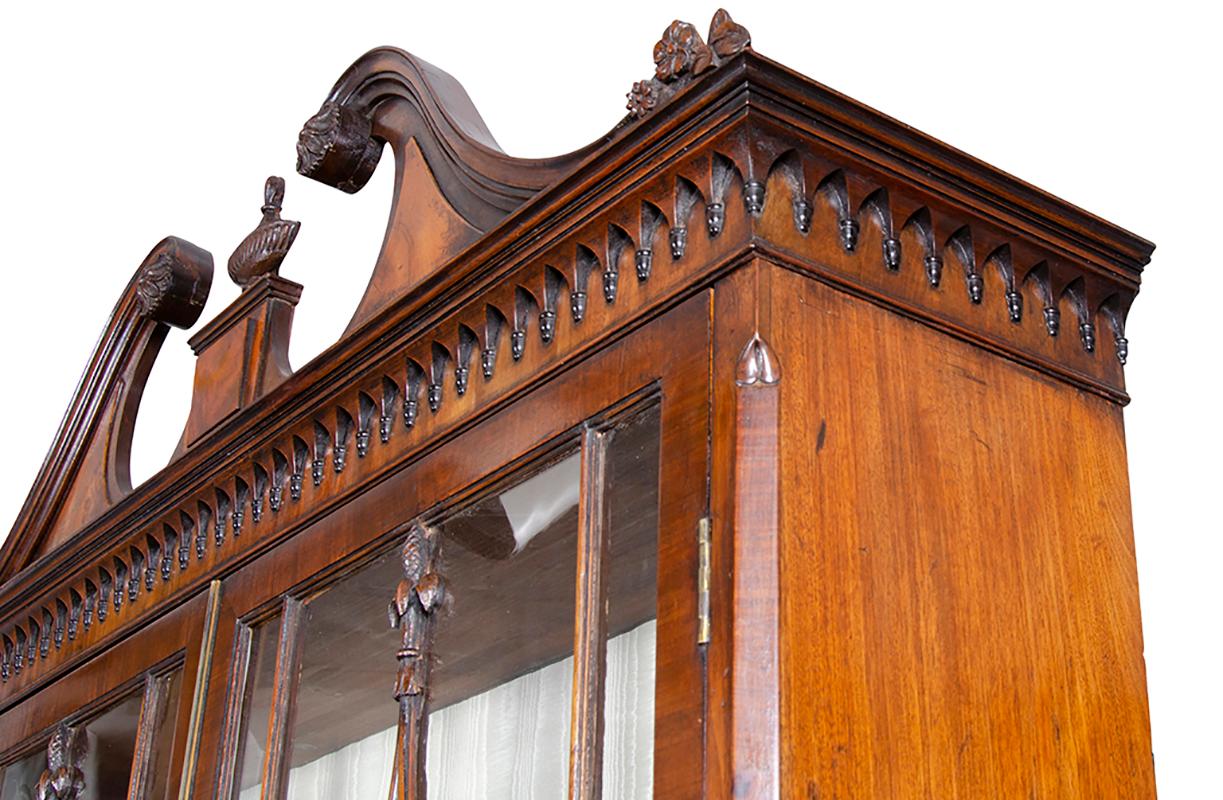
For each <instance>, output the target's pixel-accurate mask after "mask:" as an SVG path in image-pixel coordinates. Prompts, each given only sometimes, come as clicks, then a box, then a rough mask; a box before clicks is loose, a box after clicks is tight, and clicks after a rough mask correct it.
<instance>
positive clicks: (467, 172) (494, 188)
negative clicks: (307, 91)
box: [297, 47, 613, 329]
mask: <svg viewBox="0 0 1223 800" xmlns="http://www.w3.org/2000/svg"><path fill="white" fill-rule="evenodd" d="M612 136H613V134H611V133H609V134H608V135H607V136H604V137H603V138H601V139H599V140H598V141H596V142H594V143H592V144H590V145H588V146H587V147H584V148H582V149H580V150H576V151H574V152H572V153H569V154H567V155H562V156H557V157H555V158H542V159H540V158H514V157H512V156H508V155H506V154H505V153H504V152H502V151H501V149H500V147H498V145H497V142H496V140H495V139H493V136H492V134H491V133H489V131H488V128H487V127H486V126H485V124H484V121H483V119H481V117H480V114H479V112H478V111H476V109H475V106H474V105H472V102H471V98H470V97H468V95H467V92H466V91H465V90H464V89H463V87H462V86H461V85H460V84H459V83H458V81H456V80H455V79H454V78H452V77H451V76H450V75H448V74H446V73H445V72H443V71H442V70H440V69H438V68H437V67H434V66H433V65H431V64H429V63H427V62H425V61H423V60H421V59H419V58H417V57H415V56H413V55H412V54H410V53H407V52H405V51H403V50H400V49H398V48H393V47H380V48H377V49H374V50H371V51H370V52H368V53H366V54H365V55H364V56H362V57H361V58H359V59H357V61H356V62H355V63H354V64H353V65H352V66H351V67H349V68H348V69H347V70H346V71H345V72H344V74H343V75H342V76H340V79H339V80H338V81H337V82H336V84H335V86H334V87H333V88H332V90H331V92H330V93H329V94H328V95H327V99H326V100H324V101H323V105H322V107H321V108H320V109H319V110H318V112H317V113H316V114H315V115H314V116H312V117H311V118H310V119H309V120H307V122H306V124H305V126H304V127H303V128H302V130H301V133H300V135H299V136H298V142H297V171H298V172H299V173H301V174H302V175H304V176H306V177H308V178H313V179H315V180H317V181H320V182H322V183H325V184H327V185H329V186H334V187H335V188H337V189H340V190H342V191H345V192H349V193H353V192H357V191H360V190H361V188H362V187H363V186H365V184H366V182H367V181H368V180H369V178H370V176H371V175H372V174H373V172H374V168H375V167H376V166H377V165H378V161H379V159H380V157H381V153H382V149H383V146H384V145H386V146H389V147H390V149H391V152H392V153H393V154H394V157H395V191H394V196H393V198H392V201H391V214H390V220H389V221H388V223H387V230H386V236H385V238H384V240H383V245H382V251H381V253H380V254H379V256H378V260H377V263H376V264H375V266H374V271H373V275H372V276H371V278H370V282H369V286H368V287H367V289H366V292H365V295H364V297H362V299H361V302H360V304H359V305H358V307H357V310H356V312H355V313H354V315H353V318H352V321H351V322H350V323H349V328H350V329H351V328H355V327H357V326H359V325H360V324H361V323H363V322H365V321H366V320H368V319H369V318H370V317H372V316H373V315H374V314H375V313H376V312H377V311H379V310H381V309H382V308H384V307H386V306H387V305H388V304H389V303H391V302H393V301H394V300H396V299H398V298H400V297H403V296H404V295H406V294H407V293H409V292H410V291H411V290H412V289H413V288H414V287H416V286H418V285H419V284H420V283H421V282H422V281H423V280H425V279H426V278H428V277H429V276H430V275H431V274H432V273H433V272H435V271H436V270H437V269H438V268H439V267H441V266H442V265H443V264H445V263H446V262H448V261H450V260H451V259H452V258H453V257H454V256H455V255H457V254H458V253H459V252H460V251H462V250H463V249H464V248H465V247H467V246H468V245H470V244H472V243H474V242H475V241H476V240H477V239H479V238H480V236H481V234H483V233H484V232H486V231H488V230H490V229H491V228H493V227H494V226H495V225H497V224H498V223H499V222H500V221H501V220H503V219H504V218H505V217H506V216H507V215H509V214H510V213H511V212H513V211H514V210H516V209H517V208H519V207H520V206H522V205H523V203H525V202H526V201H527V200H529V199H530V198H531V197H533V196H534V195H535V194H537V193H538V192H539V191H540V190H541V189H543V188H545V187H547V186H551V185H552V184H554V183H556V182H557V181H558V180H560V179H561V178H562V177H564V176H566V175H568V174H569V173H571V172H572V171H573V170H574V169H575V168H576V167H577V165H578V164H579V163H581V161H582V160H583V159H584V158H586V157H587V156H588V155H590V154H591V153H593V152H594V151H596V150H597V149H599V148H600V147H602V146H603V145H604V144H606V143H607V142H608V141H610V140H611V138H612Z"/></svg>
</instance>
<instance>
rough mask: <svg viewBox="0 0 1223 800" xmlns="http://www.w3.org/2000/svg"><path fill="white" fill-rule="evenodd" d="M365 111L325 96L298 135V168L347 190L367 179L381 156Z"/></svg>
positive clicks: (351, 190)
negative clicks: (326, 99) (321, 104)
mask: <svg viewBox="0 0 1223 800" xmlns="http://www.w3.org/2000/svg"><path fill="white" fill-rule="evenodd" d="M372 130H373V122H372V121H371V120H370V118H369V116H368V115H367V114H365V113H362V112H359V111H357V110H355V109H353V108H350V107H348V106H347V105H344V104H342V103H337V102H335V101H333V100H328V101H327V102H325V103H323V106H322V108H320V109H319V110H318V113H317V114H315V115H314V116H313V117H311V118H310V119H308V120H307V121H306V124H305V125H304V126H302V130H301V133H300V134H298V137H297V171H298V172H299V173H300V174H302V175H304V176H306V177H307V178H313V179H314V180H316V181H320V182H321V183H325V184H327V185H328V186H334V187H336V188H337V189H341V190H343V191H345V192H348V193H349V194H352V193H354V192H357V191H359V190H360V189H361V187H362V186H364V185H365V184H366V182H367V181H369V179H370V176H371V175H373V174H374V168H375V167H377V166H378V159H379V158H381V156H382V142H380V141H379V140H377V139H375V138H373V135H372Z"/></svg>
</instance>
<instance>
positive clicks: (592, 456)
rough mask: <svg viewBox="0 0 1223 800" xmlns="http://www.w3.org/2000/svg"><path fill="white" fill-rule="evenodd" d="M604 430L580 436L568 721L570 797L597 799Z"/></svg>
mask: <svg viewBox="0 0 1223 800" xmlns="http://www.w3.org/2000/svg"><path fill="white" fill-rule="evenodd" d="M607 440H608V433H607V432H606V431H601V430H597V429H594V428H587V429H586V430H585V431H584V432H583V434H582V465H581V490H580V493H579V495H578V497H579V499H578V555H577V558H578V569H577V576H578V577H577V609H576V614H575V616H576V630H575V632H574V641H575V642H576V650H575V652H574V654H573V717H572V722H571V723H570V725H571V729H570V733H569V743H570V744H569V797H570V798H572V800H599V797H600V794H601V793H602V789H603V675H604V669H603V663H604V658H605V656H606V651H607V584H606V581H605V580H604V575H603V570H604V565H605V564H606V563H607V497H606V494H607Z"/></svg>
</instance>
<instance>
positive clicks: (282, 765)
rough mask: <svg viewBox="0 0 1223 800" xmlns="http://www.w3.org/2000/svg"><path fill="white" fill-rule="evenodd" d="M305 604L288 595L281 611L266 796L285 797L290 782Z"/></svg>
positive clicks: (265, 764) (265, 767) (266, 760)
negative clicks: (290, 754) (290, 760)
mask: <svg viewBox="0 0 1223 800" xmlns="http://www.w3.org/2000/svg"><path fill="white" fill-rule="evenodd" d="M304 617H305V604H304V603H302V602H301V601H300V600H297V599H295V598H292V597H286V598H285V603H284V610H283V611H282V612H281V623H280V626H281V627H280V643H279V646H278V648H277V650H276V677H275V680H274V681H273V687H274V688H273V690H272V708H271V712H270V722H269V724H268V749H267V752H266V753H265V754H264V758H263V796H264V797H284V796H285V792H286V791H287V790H288V781H289V759H288V758H287V756H288V755H289V735H290V733H292V731H293V719H294V715H295V712H296V711H297V679H298V672H299V670H298V666H299V664H300V662H301V641H302V623H303V620H304Z"/></svg>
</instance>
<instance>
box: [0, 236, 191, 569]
mask: <svg viewBox="0 0 1223 800" xmlns="http://www.w3.org/2000/svg"><path fill="white" fill-rule="evenodd" d="M211 285H212V256H211V255H210V254H209V253H208V252H207V251H206V250H203V249H202V248H199V247H196V246H195V245H193V244H191V243H190V242H187V241H185V240H183V239H177V238H175V237H173V236H171V237H168V238H166V239H163V240H162V241H161V242H159V243H158V245H157V246H156V247H154V248H153V250H152V252H150V253H149V254H148V256H147V257H146V258H145V259H144V262H143V263H142V264H141V265H140V268H139V269H138V270H137V271H136V273H135V274H134V275H133V276H132V279H131V281H130V282H129V283H128V285H127V289H126V290H125V291H124V293H123V295H122V296H121V297H120V298H119V302H118V303H117V304H116V305H115V310H114V311H113V312H112V313H111V316H110V319H109V320H108V321H107V324H106V329H105V330H104V331H103V332H102V336H101V338H100V339H99V342H98V345H97V347H96V348H95V349H94V352H93V355H92V356H91V358H90V360H89V363H88V365H87V366H86V368H85V374H84V375H83V376H82V377H81V382H80V384H79V385H78V386H77V390H76V394H75V395H73V398H72V401H71V403H70V404H69V406H68V410H67V412H66V413H65V414H64V421H63V422H62V423H61V424H60V429H59V432H58V433H57V434H56V438H55V441H54V443H53V444H52V445H51V450H50V452H49V453H48V454H47V460H46V461H45V462H44V464H43V467H42V470H41V471H40V472H39V474H38V477H37V479H36V480H35V482H34V485H33V487H32V488H31V489H30V494H29V496H28V497H27V498H26V502H25V505H24V506H23V507H22V509H21V513H20V514H19V515H18V517H17V521H16V522H15V523H14V525H13V530H12V533H11V534H10V535H9V537H8V539H7V540H6V541H5V543H4V548H3V550H2V551H0V580H3V579H6V578H9V577H11V576H12V575H13V574H14V573H15V572H17V571H18V570H20V569H21V568H22V567H23V566H25V565H26V564H28V563H29V562H30V561H32V560H33V559H35V558H37V557H38V556H40V555H43V554H45V553H47V552H49V551H50V550H51V549H52V548H54V547H55V546H56V545H58V544H60V543H61V542H63V541H64V540H65V539H66V538H67V537H68V536H70V535H72V534H73V533H75V532H76V531H78V530H80V528H81V527H82V526H83V525H85V524H86V523H88V522H90V521H91V520H93V519H94V518H96V517H97V516H98V515H100V514H101V513H102V512H104V511H106V510H107V509H108V508H110V507H111V506H112V505H114V504H115V503H116V502H118V501H119V500H120V499H121V498H123V497H125V496H126V495H127V494H128V493H129V492H131V490H132V485H131V477H130V474H129V454H130V450H131V441H132V432H133V429H134V427H135V421H136V410H137V407H138V406H139V404H140V396H141V393H142V392H143V391H144V384H145V381H146V380H147V379H148V376H149V372H150V370H151V369H152V368H153V362H154V360H155V359H156V358H157V352H158V350H160V348H161V345H162V342H164V341H165V338H166V334H167V333H168V332H169V327H168V326H170V325H173V326H175V327H179V328H186V327H190V326H191V325H194V324H195V321H196V320H197V319H198V318H199V315H200V312H201V311H203V309H204V302H205V301H206V300H207V299H208V290H209V288H210V287H211Z"/></svg>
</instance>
